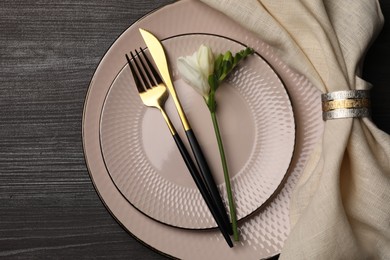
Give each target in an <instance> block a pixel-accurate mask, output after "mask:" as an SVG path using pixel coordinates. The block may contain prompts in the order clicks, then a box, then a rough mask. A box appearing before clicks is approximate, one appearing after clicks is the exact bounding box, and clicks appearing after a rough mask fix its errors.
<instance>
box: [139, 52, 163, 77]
mask: <svg viewBox="0 0 390 260" xmlns="http://www.w3.org/2000/svg"><path fill="white" fill-rule="evenodd" d="M139 49H140V50H141V53H142V55H143V56H144V58H145V60H146V63H148V67H149V69H150V71H151V72H152V74H153V76H154V79H155V80H156V83H157V84H161V83H162V82H163V81H162V79H161V77H160V75H159V74H158V73H157V71H156V69H155V68H154V66H153V64H152V63H151V62H150V60H149V58H148V56H147V55H146V54H145V52H144V50H143V49H142V48H141V47H140V48H139Z"/></svg>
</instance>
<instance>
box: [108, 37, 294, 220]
mask: <svg viewBox="0 0 390 260" xmlns="http://www.w3.org/2000/svg"><path fill="white" fill-rule="evenodd" d="M163 43H164V46H165V48H166V50H167V53H168V57H169V58H170V60H171V61H175V60H176V59H177V57H178V56H182V55H190V54H192V53H193V52H194V51H195V50H196V49H197V48H198V47H199V46H200V45H201V44H202V43H203V44H207V45H209V46H211V47H212V49H213V51H214V52H216V53H219V52H225V51H227V50H232V51H233V52H234V51H238V50H240V49H242V48H243V46H242V45H240V44H238V43H236V42H234V41H232V40H229V39H226V38H222V37H218V36H214V35H205V34H191V35H183V36H177V37H174V38H170V39H167V40H164V42H163ZM171 63H172V65H173V66H172V70H173V76H174V80H175V82H176V88H178V92H179V94H180V96H181V101H182V103H183V106H184V109H185V110H186V112H187V113H188V117H189V120H190V122H191V124H192V125H193V127H194V131H195V132H196V133H197V135H198V138H199V140H200V143H201V145H203V146H204V150H205V152H206V155H208V156H207V158H209V163H210V165H211V168H212V169H213V172H214V174H215V175H216V179H217V183H218V184H219V188H220V192H221V194H223V196H224V200H225V201H227V198H226V192H225V185H224V181H223V178H222V176H223V172H222V169H221V167H220V160H219V157H218V155H219V153H218V148H217V144H216V142H215V136H214V132H213V128H212V124H211V120H210V116H209V113H208V111H207V109H206V106H205V104H204V102H203V101H202V100H201V98H200V97H198V96H197V94H195V93H193V91H192V89H191V88H190V87H188V86H186V84H185V83H183V82H181V80H180V79H179V78H178V76H177V73H176V71H177V70H176V68H175V62H171ZM179 89H180V90H179ZM217 99H218V112H217V113H218V116H219V121H220V124H221V130H222V135H223V139H224V143H225V146H226V153H227V156H228V158H229V163H230V164H231V165H230V174H231V175H232V176H233V178H232V186H233V192H234V195H235V200H236V205H237V215H238V218H239V219H241V218H243V217H245V216H247V215H249V214H251V213H252V212H254V211H255V210H256V209H258V208H259V207H260V206H261V205H263V203H265V202H266V200H267V199H268V198H270V196H271V195H272V194H273V193H274V192H275V190H276V189H277V188H278V186H279V185H280V183H281V181H282V180H283V178H284V176H285V174H286V172H287V170H288V167H289V165H290V161H291V157H292V153H293V150H294V141H295V125H294V116H293V111H292V107H291V103H290V100H289V97H288V95H287V92H286V90H285V88H284V86H283V84H282V83H281V81H280V79H279V78H278V76H277V75H276V73H275V72H274V71H273V70H272V69H271V68H270V66H269V65H268V64H267V63H266V62H265V61H264V60H263V59H262V58H261V57H260V56H258V55H254V56H252V57H250V58H248V59H247V60H245V61H244V62H243V63H242V64H241V66H240V67H239V68H238V69H237V70H236V71H235V72H234V73H233V75H232V76H231V77H230V78H229V79H228V80H227V82H226V84H224V85H223V86H221V87H220V89H219V90H218V97H217ZM194 100H195V101H194ZM167 110H168V113H170V115H171V117H174V116H175V113H176V112H175V111H174V108H173V105H172V104H171V102H170V101H168V104H167ZM174 123H176V126H177V128H181V126H180V123H179V122H177V120H176V119H175V120H174ZM182 134H183V133H182ZM182 137H184V134H183V135H182ZM101 145H102V151H103V157H104V159H105V163H106V167H107V169H108V172H109V173H110V176H111V177H112V179H113V181H114V183H115V184H116V186H117V187H118V189H119V190H120V191H121V193H122V194H123V196H124V197H125V198H126V199H127V200H128V201H129V202H130V203H131V204H132V205H134V206H135V207H136V208H137V209H139V210H140V211H141V212H143V213H144V214H146V215H148V216H150V217H151V218H153V219H155V220H158V221H160V222H163V223H166V224H168V225H173V226H177V227H183V228H210V227H215V226H216V225H215V222H214V220H213V218H212V216H211V214H210V213H209V210H208V209H207V207H206V204H205V203H204V201H203V199H202V197H201V195H200V193H199V192H198V190H197V189H196V187H195V185H194V184H193V183H192V181H191V180H190V179H189V178H190V177H189V173H188V171H187V169H186V168H185V165H184V163H183V161H182V159H181V158H180V155H179V153H178V151H177V149H176V147H175V146H174V142H173V140H172V137H171V136H170V135H169V131H168V129H167V127H166V126H165V125H164V121H163V119H162V117H161V115H160V114H159V112H158V111H157V110H156V109H151V108H147V107H145V106H144V105H143V104H142V102H141V100H140V98H139V96H138V93H137V92H136V87H135V86H134V84H133V80H132V79H131V73H130V70H129V68H128V67H127V66H126V67H124V68H123V69H122V70H121V72H120V73H119V74H118V76H117V78H116V80H115V81H114V82H113V84H112V86H111V88H110V91H109V93H108V95H107V98H106V102H105V105H104V108H103V111H102V119H101ZM216 155H217V156H216Z"/></svg>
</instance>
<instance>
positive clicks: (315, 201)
mask: <svg viewBox="0 0 390 260" xmlns="http://www.w3.org/2000/svg"><path fill="white" fill-rule="evenodd" d="M202 1H203V2H205V3H206V4H208V5H210V6H212V7H214V8H216V9H217V10H219V11H221V12H223V13H225V14H226V15H228V16H230V17H231V18H232V19H234V20H236V21H237V22H238V23H240V24H241V25H242V26H244V27H246V28H248V29H249V30H251V31H253V32H255V33H256V34H257V35H258V37H259V38H260V39H262V40H263V41H264V42H266V43H268V44H269V45H270V46H272V47H273V48H274V50H275V52H276V53H277V54H278V55H279V57H280V58H281V59H282V60H284V61H285V62H286V63H287V64H289V66H290V67H291V68H293V69H295V70H296V71H298V72H300V73H301V74H303V75H305V76H306V77H307V78H308V79H310V80H311V81H312V83H313V84H314V85H315V86H316V87H318V89H320V90H321V91H322V92H324V93H326V92H333V91H338V90H351V89H369V88H370V84H369V83H367V82H365V81H364V80H362V79H361V78H360V74H361V65H362V61H363V58H364V57H363V56H364V54H365V51H366V50H367V48H368V47H369V45H370V43H371V42H372V41H373V39H374V38H375V36H376V35H377V34H378V32H379V31H380V29H381V27H382V24H383V16H382V14H381V10H380V6H379V3H378V2H377V1H375V0H343V1H340V0H289V1H284V0H258V1H257V0H240V1H237V0H202ZM290 219H291V226H292V230H291V233H290V235H289V237H288V239H287V241H286V242H285V246H284V248H283V250H282V253H281V259H390V136H389V135H387V134H386V133H384V132H382V131H381V130H379V129H378V128H377V127H376V126H375V125H374V124H373V123H372V122H371V121H370V119H369V118H363V119H357V118H356V119H352V118H348V119H336V120H329V121H326V124H325V129H324V134H323V138H322V140H319V143H318V145H317V146H316V148H315V150H314V151H313V154H312V156H311V158H310V159H309V162H308V164H307V165H306V168H305V171H304V172H303V174H302V177H301V178H300V180H299V183H298V185H297V188H296V190H295V191H294V193H293V197H292V201H291V205H290Z"/></svg>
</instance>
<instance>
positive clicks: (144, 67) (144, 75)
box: [126, 48, 233, 247]
mask: <svg viewBox="0 0 390 260" xmlns="http://www.w3.org/2000/svg"><path fill="white" fill-rule="evenodd" d="M135 53H136V55H134V54H133V52H130V55H131V59H130V58H129V56H128V55H127V54H126V59H127V62H128V64H129V67H130V70H131V73H132V75H133V78H134V82H135V85H136V86H137V89H138V93H139V95H140V97H141V100H142V102H143V103H144V104H145V105H146V106H149V107H155V108H157V109H159V110H160V111H161V114H162V115H163V117H164V119H165V122H166V123H167V126H168V128H169V131H170V132H171V134H172V136H173V139H174V140H175V142H176V145H177V147H178V148H179V151H180V154H181V156H182V157H183V159H184V162H185V164H186V166H187V168H188V170H189V172H190V173H191V176H192V178H193V180H194V182H195V184H196V186H197V187H198V189H199V191H200V193H201V195H202V197H203V199H204V200H205V202H206V204H207V207H208V208H209V210H210V212H211V214H212V215H213V217H214V220H215V222H216V223H217V225H218V227H219V229H220V230H221V232H222V235H223V236H224V238H225V240H226V242H227V243H228V245H229V246H230V247H233V243H232V241H231V239H230V236H229V231H228V227H227V226H226V224H225V222H224V220H223V217H222V215H221V213H220V212H219V210H218V208H217V206H216V204H215V202H214V200H213V199H212V197H211V195H210V193H209V191H208V189H207V187H206V185H205V183H204V182H203V179H202V177H201V175H200V173H199V171H198V169H197V168H196V166H195V164H194V162H193V161H192V158H191V156H190V154H189V153H188V151H187V149H186V147H185V146H184V144H183V142H182V140H181V138H180V136H179V135H178V134H177V132H176V129H175V127H174V126H173V124H172V122H171V120H170V119H169V117H168V115H167V113H166V112H165V110H164V104H165V102H166V100H167V98H168V91H167V87H166V86H165V84H164V83H163V81H162V79H161V77H160V75H159V74H158V73H157V71H156V69H155V68H154V67H153V65H152V64H151V62H150V61H149V59H148V57H147V55H146V54H145V52H144V51H143V49H142V48H140V53H141V54H142V55H140V53H138V51H137V50H135ZM134 65H135V66H134Z"/></svg>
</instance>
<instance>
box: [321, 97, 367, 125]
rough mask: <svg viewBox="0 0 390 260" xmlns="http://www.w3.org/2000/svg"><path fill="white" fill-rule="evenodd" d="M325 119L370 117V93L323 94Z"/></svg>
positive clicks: (323, 114) (323, 115)
mask: <svg viewBox="0 0 390 260" xmlns="http://www.w3.org/2000/svg"><path fill="white" fill-rule="evenodd" d="M321 99H322V117H323V119H324V120H325V121H326V120H330V119H338V118H350V117H368V116H370V93H369V91H368V90H345V91H335V92H329V93H325V94H322V96H321Z"/></svg>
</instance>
